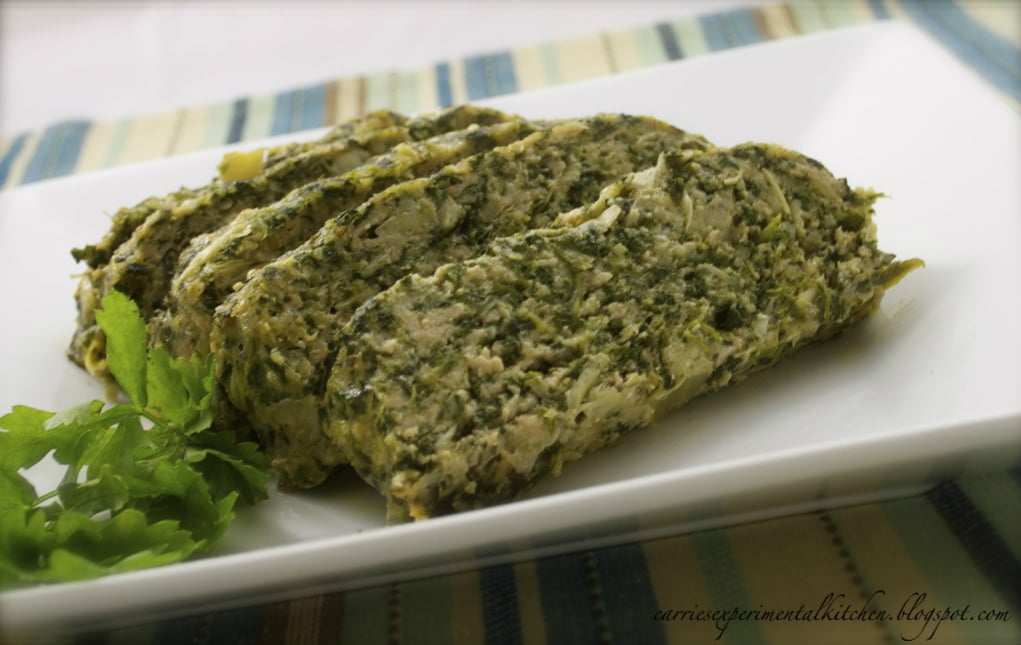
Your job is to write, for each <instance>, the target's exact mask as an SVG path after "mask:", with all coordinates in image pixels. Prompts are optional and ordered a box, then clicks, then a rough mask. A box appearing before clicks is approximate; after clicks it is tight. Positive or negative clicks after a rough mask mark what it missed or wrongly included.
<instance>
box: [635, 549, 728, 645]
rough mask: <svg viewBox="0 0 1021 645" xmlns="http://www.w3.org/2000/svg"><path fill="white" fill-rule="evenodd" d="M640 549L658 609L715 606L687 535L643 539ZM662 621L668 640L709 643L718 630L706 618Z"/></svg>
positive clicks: (675, 609) (667, 610) (697, 608)
mask: <svg viewBox="0 0 1021 645" xmlns="http://www.w3.org/2000/svg"><path fill="white" fill-rule="evenodd" d="M642 551H643V552H644V554H645V562H646V563H647V565H648V569H649V578H650V580H651V581H652V590H653V592H654V593H655V594H656V607H657V609H658V610H659V611H666V612H669V611H685V610H696V611H697V610H700V609H708V610H712V609H715V608H716V607H715V604H714V602H713V599H712V596H711V595H710V593H709V590H708V588H707V587H706V584H705V579H704V578H703V577H702V574H701V569H700V568H699V563H698V555H697V554H696V553H695V547H694V545H693V543H692V541H691V538H690V537H688V536H681V537H673V538H666V539H660V540H650V541H646V542H644V543H643V544H642ZM662 625H663V628H664V630H665V631H666V636H667V642H668V643H678V644H681V643H712V642H716V641H715V639H716V636H717V635H718V634H719V632H718V630H717V629H716V628H715V627H714V626H713V624H712V623H711V622H707V621H698V620H683V619H675V620H665V621H664V622H663V623H662Z"/></svg>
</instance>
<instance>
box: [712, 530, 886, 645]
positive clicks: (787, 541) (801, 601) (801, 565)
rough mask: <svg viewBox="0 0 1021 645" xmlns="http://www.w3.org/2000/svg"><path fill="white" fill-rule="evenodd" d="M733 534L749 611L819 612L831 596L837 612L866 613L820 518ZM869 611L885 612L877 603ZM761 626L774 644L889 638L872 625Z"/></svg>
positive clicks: (787, 623) (781, 622)
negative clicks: (846, 608) (834, 638)
mask: <svg viewBox="0 0 1021 645" xmlns="http://www.w3.org/2000/svg"><path fill="white" fill-rule="evenodd" d="M728 532H729V534H730V544H731V546H732V547H733V549H734V557H735V559H736V560H737V562H738V565H739V567H740V569H741V573H742V579H743V580H744V583H745V589H746V590H747V593H748V598H749V601H750V602H751V603H752V606H751V607H749V609H761V610H764V611H769V610H774V611H785V610H797V609H799V607H800V606H801V605H804V606H805V607H806V608H809V609H811V610H813V611H814V610H815V609H816V608H817V607H819V605H820V604H822V603H823V602H824V601H825V599H826V596H827V594H836V597H835V599H834V601H833V604H832V605H831V608H833V609H836V610H839V609H841V608H842V607H844V606H848V605H850V606H851V607H852V608H855V609H861V608H862V606H863V604H864V602H865V599H864V598H860V597H858V595H857V587H856V586H855V585H854V584H853V583H852V581H851V574H850V573H849V572H847V571H846V570H845V569H844V562H843V561H842V560H841V559H840V558H839V557H838V556H837V547H836V546H835V545H834V544H833V543H832V536H831V535H829V534H828V533H827V532H826V530H825V526H824V525H823V523H822V521H820V519H819V516H818V515H814V514H813V515H799V516H795V517H789V518H784V519H778V520H772V521H770V522H760V523H757V524H749V525H746V526H740V527H737V528H734V529H731V530H730V531H728ZM795 581H796V582H795ZM792 583H794V584H792ZM840 594H843V598H841V597H840V596H839V595H840ZM869 607H870V608H872V609H875V610H879V609H882V607H881V606H879V605H875V604H870V605H869ZM758 625H759V628H760V629H761V630H762V633H763V634H764V635H765V636H766V640H767V642H770V643H809V642H813V643H824V642H827V641H828V640H829V638H828V637H830V636H832V635H833V634H834V632H835V631H838V630H839V633H840V637H841V639H842V640H841V642H847V643H882V642H883V635H884V631H883V629H882V627H881V626H880V625H877V624H875V623H871V622H855V621H847V622H840V623H833V622H829V621H786V620H777V621H769V620H760V621H758Z"/></svg>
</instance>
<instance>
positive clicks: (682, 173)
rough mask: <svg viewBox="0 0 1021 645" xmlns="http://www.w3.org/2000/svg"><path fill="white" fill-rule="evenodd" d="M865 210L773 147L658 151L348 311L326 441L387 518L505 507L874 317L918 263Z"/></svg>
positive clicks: (815, 167) (813, 166)
mask: <svg viewBox="0 0 1021 645" xmlns="http://www.w3.org/2000/svg"><path fill="white" fill-rule="evenodd" d="M874 197H875V195H874V194H872V193H870V192H868V191H862V190H851V189H849V188H848V185H847V183H846V181H844V180H838V179H835V178H834V177H833V176H832V175H831V174H829V173H828V172H827V171H826V170H825V169H824V168H823V167H822V166H821V165H820V164H819V163H817V162H815V161H813V160H811V159H808V158H806V157H804V156H801V155H799V154H796V153H793V152H789V151H787V150H784V149H782V148H779V147H776V146H770V145H742V146H738V147H736V148H733V149H731V150H726V151H711V152H704V153H703V152H698V151H687V152H682V153H677V154H675V153H670V154H667V155H665V156H664V157H663V159H662V160H661V162H660V163H659V164H658V166H657V167H656V168H654V169H650V170H647V171H644V172H641V173H637V174H634V175H632V176H630V177H629V178H627V179H626V180H624V181H622V182H621V183H619V184H615V185H613V186H611V187H609V188H607V189H606V191H605V192H604V193H603V195H602V197H601V198H600V199H599V200H598V201H596V202H595V203H594V204H592V205H589V206H586V207H583V208H581V209H578V210H576V211H575V212H572V213H568V214H565V215H564V216H562V217H561V218H560V220H559V222H558V224H559V225H560V228H557V227H551V228H546V229H543V230H537V231H530V232H525V233H519V234H515V235H511V236H508V237H504V238H501V239H498V240H496V241H493V242H492V243H491V244H490V245H489V247H488V249H487V250H486V252H485V254H483V255H480V256H479V257H476V258H472V259H465V260H464V261H460V262H454V263H451V264H446V265H444V266H442V267H440V268H439V269H438V270H437V271H436V272H435V273H433V274H432V275H430V276H428V277H422V276H420V275H408V276H405V277H404V278H402V279H400V280H399V281H397V282H396V284H394V285H393V286H392V287H390V288H389V289H387V290H386V291H383V292H382V293H380V294H378V295H376V296H374V297H372V298H370V299H369V300H367V301H366V302H365V303H364V304H363V305H362V306H361V307H360V308H359V309H358V310H357V312H356V314H355V315H354V317H353V318H352V319H351V320H350V321H349V322H348V324H347V325H346V326H344V327H343V329H342V330H341V332H340V333H339V335H335V336H334V343H335V352H336V356H335V358H334V359H333V360H332V361H331V364H332V370H331V372H330V373H329V375H328V382H327V386H326V389H325V393H324V395H323V398H322V399H321V406H322V410H323V415H324V419H325V432H326V434H327V436H328V438H329V440H330V441H331V442H333V443H334V444H335V445H336V446H338V447H339V448H340V449H341V450H342V451H343V452H344V454H345V456H346V457H347V459H348V460H349V461H350V463H351V464H352V465H353V466H354V468H355V469H356V470H357V471H358V472H359V473H360V474H361V476H362V477H363V478H364V479H365V480H366V481H368V482H369V483H371V484H372V485H373V486H375V487H376V488H377V489H378V490H379V491H380V492H381V493H382V494H383V495H385V496H386V499H387V502H388V517H389V518H390V519H392V520H403V519H407V518H414V519H422V518H427V517H430V516H434V515H439V514H444V513H449V512H452V511H462V510H466V509H472V508H477V507H481V506H485V505H489V504H493V503H497V502H501V501H504V500H509V499H512V498H513V497H515V496H516V495H518V494H519V493H521V492H522V491H523V490H526V489H527V488H528V487H529V486H530V485H531V484H532V483H533V482H535V481H536V480H537V479H539V478H540V477H543V476H546V475H550V474H554V475H555V474H557V473H559V472H560V470H561V467H562V466H563V464H564V463H565V462H569V461H572V460H575V459H578V458H579V457H581V456H582V455H584V454H586V453H589V452H591V451H593V450H596V449H598V448H600V447H602V446H605V445H606V444H609V443H611V442H613V441H615V440H616V439H617V438H618V437H620V436H621V435H622V434H624V433H626V432H629V431H631V430H633V429H635V428H640V427H643V426H647V425H649V424H650V423H651V422H652V421H653V420H654V419H655V418H656V417H657V415H659V414H660V413H662V412H663V411H664V410H666V409H668V408H670V407H673V406H676V405H679V404H681V403H684V402H685V401H687V400H689V399H691V398H692V397H694V396H697V395H699V394H701V393H704V392H709V391H712V390H717V389H719V388H722V387H724V386H726V385H728V384H731V383H734V382H737V381H740V380H741V379H743V378H745V377H746V376H747V375H748V374H749V373H750V372H752V371H754V370H756V369H759V368H762V367H765V366H767V365H770V364H772V363H775V362H776V361H778V360H780V359H781V358H783V357H784V356H787V355H788V354H790V353H792V352H793V351H795V350H797V349H798V348H800V347H802V346H803V345H805V344H807V343H810V342H814V341H818V340H820V339H823V338H826V337H828V336H831V335H833V334H835V333H837V332H838V331H840V330H841V329H843V328H845V327H846V326H848V325H850V324H851V323H853V322H855V321H857V320H859V319H860V318H862V317H864V316H866V315H867V314H868V313H869V312H871V311H873V310H874V309H875V308H876V307H877V306H878V303H879V300H880V298H881V297H882V295H883V292H884V290H885V289H886V288H887V287H889V286H891V285H892V284H893V283H895V282H896V281H897V280H898V279H899V278H900V277H901V276H902V275H903V274H905V273H906V272H907V271H909V270H911V269H912V268H914V267H915V266H917V264H918V262H917V261H907V262H897V261H894V258H893V256H891V255H889V254H886V253H883V252H882V251H880V250H879V249H878V248H877V246H876V240H875V228H874V225H873V221H872V203H873V200H874ZM317 378H321V377H317Z"/></svg>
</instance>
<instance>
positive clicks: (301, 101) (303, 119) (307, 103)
mask: <svg viewBox="0 0 1021 645" xmlns="http://www.w3.org/2000/svg"><path fill="white" fill-rule="evenodd" d="M325 109H326V85H316V86H314V87H306V88H303V89H298V90H291V91H289V92H282V93H280V94H277V95H276V97H275V98H274V99H273V123H272V125H271V127H270V133H271V134H287V133H290V132H300V131H302V130H309V129H311V128H317V127H319V126H321V125H322V124H323V119H324V118H325V117H324V114H325V112H324V110H325Z"/></svg>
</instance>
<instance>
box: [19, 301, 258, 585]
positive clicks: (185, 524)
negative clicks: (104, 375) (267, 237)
mask: <svg viewBox="0 0 1021 645" xmlns="http://www.w3.org/2000/svg"><path fill="white" fill-rule="evenodd" d="M102 304H103V308H102V310H101V311H99V312H97V320H98V322H99V323H100V325H101V326H102V328H103V331H104V333H105V334H106V336H107V352H108V358H109V366H110V370H111V372H112V373H113V375H114V377H115V378H116V379H117V382H118V384H119V385H120V386H121V389H123V390H124V392H125V394H126V395H127V397H128V399H129V403H121V404H115V405H108V404H106V403H104V402H103V401H98V400H97V401H91V402H89V403H84V404H82V405H78V406H74V407H71V408H68V409H66V410H63V411H61V412H57V413H53V412H47V411H44V410H38V409H35V408H31V407H27V406H15V407H14V408H13V409H12V410H11V411H10V412H9V413H8V414H6V415H4V416H3V417H0V588H10V587H17V586H24V585H27V584H33V583H42V582H59V581H69V580H82V579H87V578H94V577H97V576H102V575H107V574H110V573H117V572H121V571H129V570H134V569H142V568H146V567H153V566H158V565H163V564H168V563H171V562H177V561H180V560H183V559H184V558H187V557H189V556H191V555H194V554H196V553H200V552H202V551H205V550H208V549H209V547H210V546H211V545H213V544H214V543H215V542H216V541H217V540H218V539H219V538H220V537H221V536H222V535H223V533H224V531H225V530H226V529H227V526H228V525H229V524H230V522H231V521H232V520H233V518H234V508H235V504H236V503H237V500H238V499H239V498H241V499H244V500H245V501H246V502H248V503H254V502H257V501H260V500H263V499H265V498H266V497H267V492H266V479H267V470H268V467H269V464H268V461H267V459H266V457H265V456H264V455H263V454H262V452H260V450H259V449H258V447H257V446H256V444H254V443H248V442H239V441H237V439H236V437H235V434H234V432H232V431H229V430H220V429H214V428H212V412H211V407H210V404H211V400H212V391H213V382H214V381H213V361H212V357H206V358H205V359H204V360H200V359H198V358H192V359H190V360H188V359H177V358H172V357H171V356H170V355H169V354H167V352H166V351H164V350H163V349H161V348H154V349H151V350H148V351H147V350H146V336H145V326H144V323H143V322H142V319H141V317H140V316H139V312H138V308H137V307H136V306H135V304H134V303H133V302H132V301H131V300H130V299H129V298H128V297H127V296H124V295H123V294H121V293H119V292H116V291H114V292H111V293H110V294H108V295H107V296H106V297H105V298H104V299H103V303H102ZM48 455H49V456H50V457H51V458H52V460H53V461H55V462H56V463H57V464H60V465H61V466H63V467H65V472H64V475H63V478H62V479H61V481H60V483H59V484H57V486H56V488H55V489H54V490H51V491H44V492H40V491H37V490H36V488H35V486H33V485H32V483H31V482H30V481H29V480H28V479H27V478H26V476H25V473H24V472H23V471H24V470H26V469H29V468H31V467H33V466H35V465H36V464H38V463H39V462H40V461H42V460H43V459H44V458H45V457H47V456H48Z"/></svg>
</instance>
